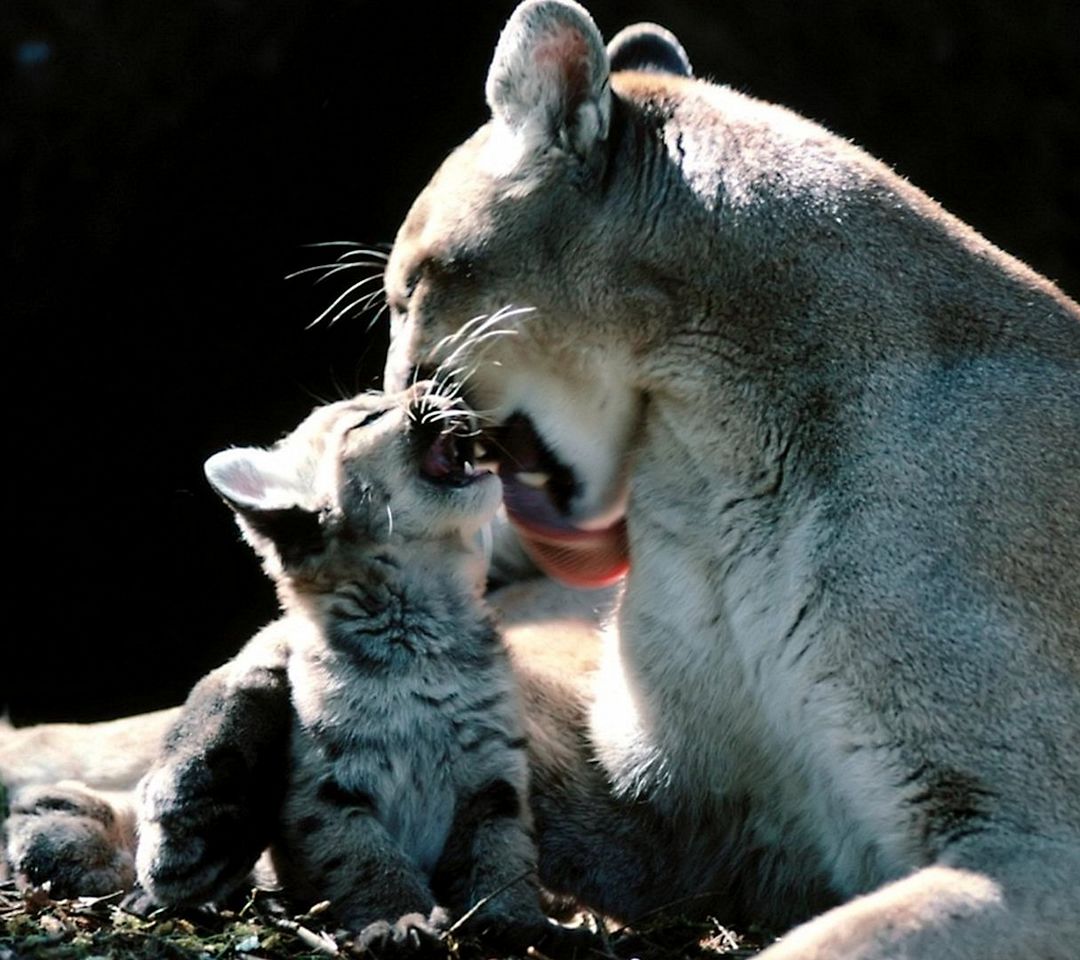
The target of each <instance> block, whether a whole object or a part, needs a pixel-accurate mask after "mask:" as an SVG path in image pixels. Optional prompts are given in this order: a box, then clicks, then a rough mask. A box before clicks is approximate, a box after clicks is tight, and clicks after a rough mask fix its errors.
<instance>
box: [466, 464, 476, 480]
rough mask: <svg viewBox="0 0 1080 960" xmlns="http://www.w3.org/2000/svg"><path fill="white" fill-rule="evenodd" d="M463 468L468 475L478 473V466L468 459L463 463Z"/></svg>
mask: <svg viewBox="0 0 1080 960" xmlns="http://www.w3.org/2000/svg"><path fill="white" fill-rule="evenodd" d="M463 469H464V470H465V474H466V476H470V477H471V476H472V475H473V474H474V473H476V467H474V466H473V465H472V464H471V463H469V461H468V460H466V461H465V463H464V465H463Z"/></svg>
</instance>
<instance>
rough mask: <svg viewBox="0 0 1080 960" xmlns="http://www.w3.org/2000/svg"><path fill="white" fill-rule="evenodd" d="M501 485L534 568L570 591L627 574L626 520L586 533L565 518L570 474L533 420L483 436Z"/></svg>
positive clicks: (572, 485)
mask: <svg viewBox="0 0 1080 960" xmlns="http://www.w3.org/2000/svg"><path fill="white" fill-rule="evenodd" d="M486 442H487V444H488V445H489V446H490V448H491V453H492V455H493V456H494V457H495V458H496V460H497V462H498V467H499V476H500V478H501V479H502V482H503V503H504V504H505V506H506V513H507V516H508V517H509V518H510V522H511V523H512V524H513V525H514V528H515V529H516V530H517V532H518V534H519V535H520V537H521V539H522V542H523V544H524V546H525V548H526V550H528V552H529V554H530V556H532V558H533V560H534V561H535V562H536V563H537V565H538V566H539V567H540V568H541V569H542V570H543V571H544V572H545V573H547V574H548V575H549V576H551V577H553V578H554V579H556V580H559V581H560V582H562V583H565V584H566V585H567V586H571V587H579V588H585V587H592V588H595V587H605V586H608V585H610V584H612V583H615V582H616V581H617V580H619V579H620V578H621V577H623V576H624V575H625V574H626V572H627V570H629V569H630V557H629V551H628V548H627V539H626V521H625V519H624V518H621V517H620V518H619V519H618V520H617V521H615V522H614V523H612V524H610V525H609V526H606V527H603V528H601V529H595V530H594V529H588V528H585V527H581V526H578V525H576V524H574V523H571V522H570V520H569V519H568V518H567V512H568V508H569V505H570V501H571V499H572V497H573V495H574V493H575V492H576V489H577V480H576V478H575V476H574V472H573V471H572V470H571V469H570V468H569V467H567V466H566V465H565V464H563V463H561V462H560V461H559V460H558V458H557V457H556V456H555V455H554V454H553V453H552V451H551V450H550V448H549V447H548V446H547V445H546V444H545V443H544V441H543V440H542V439H541V437H540V435H539V434H538V433H537V431H536V428H535V427H534V426H533V424H532V421H531V420H530V419H529V418H528V417H526V416H524V415H522V414H515V415H513V416H512V417H510V418H509V419H508V420H507V421H506V422H505V423H504V424H503V425H502V426H501V427H499V428H498V429H497V430H494V431H492V432H490V433H489V434H487V436H486Z"/></svg>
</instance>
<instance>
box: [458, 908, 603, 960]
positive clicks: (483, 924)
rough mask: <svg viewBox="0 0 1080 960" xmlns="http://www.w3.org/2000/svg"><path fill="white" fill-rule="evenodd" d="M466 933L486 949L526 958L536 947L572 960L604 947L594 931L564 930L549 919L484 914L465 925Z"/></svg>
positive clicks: (548, 954) (549, 954)
mask: <svg viewBox="0 0 1080 960" xmlns="http://www.w3.org/2000/svg"><path fill="white" fill-rule="evenodd" d="M463 932H464V933H465V935H466V936H471V937H475V938H476V939H478V940H480V941H482V942H483V943H484V944H485V945H486V946H489V947H494V948H497V949H498V950H500V951H502V952H505V953H512V954H515V955H518V956H524V955H525V953H526V951H527V950H528V948H529V947H535V948H536V950H538V951H539V952H540V953H542V954H543V955H544V956H548V957H557V958H560V960H562V958H566V960H570V958H573V957H576V956H585V954H586V953H587V952H589V951H591V950H597V949H600V947H601V944H600V942H599V939H598V938H597V937H596V935H595V934H593V933H591V932H590V931H588V930H585V929H583V928H581V927H573V928H571V927H563V926H560V925H559V924H557V923H555V922H553V921H551V920H547V919H546V918H529V919H527V920H522V919H521V918H520V917H519V918H515V917H512V916H510V915H507V914H498V913H490V914H484V913H482V912H481V913H480V914H477V916H475V917H473V918H472V919H471V920H470V921H469V922H468V923H467V924H465V925H464V931H463Z"/></svg>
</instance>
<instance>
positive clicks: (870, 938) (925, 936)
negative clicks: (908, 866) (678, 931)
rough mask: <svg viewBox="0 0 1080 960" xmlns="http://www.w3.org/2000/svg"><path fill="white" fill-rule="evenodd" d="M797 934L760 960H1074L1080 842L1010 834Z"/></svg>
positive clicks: (1079, 945) (1079, 917) (1079, 919)
mask: <svg viewBox="0 0 1080 960" xmlns="http://www.w3.org/2000/svg"><path fill="white" fill-rule="evenodd" d="M945 859H946V860H947V861H948V862H944V861H943V862H941V863H939V864H937V865H935V866H931V867H926V868H924V869H922V870H919V871H917V872H916V873H913V874H912V875H911V876H909V877H906V878H904V879H902V880H897V881H896V882H895V883H891V884H888V885H887V886H884V887H882V888H881V889H879V890H877V891H875V892H873V893H870V894H867V895H866V896H864V897H860V898H858V899H856V900H853V901H851V902H850V903H846V904H844V905H843V906H841V907H837V908H836V909H835V910H831V911H829V912H828V913H825V914H823V915H822V916H820V917H818V918H817V919H815V920H812V921H810V922H809V923H806V924H804V925H803V926H801V927H798V928H796V929H795V930H793V931H792V932H791V933H789V934H788V935H787V936H785V937H784V938H783V940H781V942H780V943H778V944H776V945H775V946H773V947H771V948H770V949H768V950H766V951H765V952H764V953H763V954H762V955H761V960H905V958H908V957H912V958H915V957H917V958H919V960H1016V958H1018V957H1032V958H1035V957H1037V958H1039V960H1075V958H1076V957H1080V844H1078V843H1071V844H1070V843H1061V842H1055V841H1052V840H1049V839H1046V838H1041V837H1035V836H1022V835H1011V836H1010V835H1002V836H998V837H996V838H993V839H989V840H983V839H980V840H979V841H978V842H975V843H972V844H971V845H970V846H969V847H968V848H967V849H964V850H962V851H961V850H958V851H956V852H954V853H953V855H952V856H949V857H947V858H945Z"/></svg>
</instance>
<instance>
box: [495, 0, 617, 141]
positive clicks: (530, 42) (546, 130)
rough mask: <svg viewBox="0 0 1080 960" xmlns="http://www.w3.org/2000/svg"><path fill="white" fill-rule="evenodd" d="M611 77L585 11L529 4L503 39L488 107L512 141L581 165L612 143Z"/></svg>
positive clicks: (554, 2)
mask: <svg viewBox="0 0 1080 960" xmlns="http://www.w3.org/2000/svg"><path fill="white" fill-rule="evenodd" d="M608 77H609V68H608V58H607V52H606V51H605V50H604V40H603V37H601V36H600V31H599V30H597V28H596V24H595V23H593V21H592V17H590V16H589V14H588V12H587V11H586V10H585V9H584V8H583V7H581V6H579V5H578V4H576V3H574V2H572V0H526V2H525V3H523V4H521V5H520V6H519V7H518V8H517V9H516V10H515V11H514V13H513V15H512V16H511V17H510V20H509V22H508V23H507V24H506V26H505V27H504V28H503V32H502V34H501V35H500V37H499V43H498V45H497V46H496V48H495V57H494V59H493V60H492V63H491V68H490V70H489V71H488V77H487V101H488V105H489V106H490V107H491V112H492V115H493V116H494V117H495V118H496V120H498V121H501V122H502V123H503V124H505V125H506V126H507V127H508V128H509V129H510V130H511V131H512V132H513V133H515V134H517V135H519V136H525V137H528V138H530V139H531V138H533V137H535V138H536V139H537V140H538V141H539V142H542V143H552V142H555V143H557V144H559V145H560V146H562V147H563V148H564V149H567V150H570V151H571V152H573V153H575V154H577V155H578V156H580V157H583V158H584V157H587V156H588V155H589V154H590V153H591V151H592V149H593V147H594V146H595V145H596V144H597V143H599V142H601V141H603V140H605V139H606V138H607V134H608V125H609V122H610V118H611V89H610V87H609V86H608Z"/></svg>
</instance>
